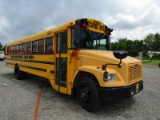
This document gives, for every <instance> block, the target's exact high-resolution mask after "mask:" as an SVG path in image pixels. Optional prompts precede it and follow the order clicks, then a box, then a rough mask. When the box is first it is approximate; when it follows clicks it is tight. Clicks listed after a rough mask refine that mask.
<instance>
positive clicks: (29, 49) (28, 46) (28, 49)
mask: <svg viewBox="0 0 160 120" xmlns="http://www.w3.org/2000/svg"><path fill="white" fill-rule="evenodd" d="M27 52H31V42H28V43H27Z"/></svg>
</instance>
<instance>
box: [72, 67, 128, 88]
mask: <svg viewBox="0 0 160 120" xmlns="http://www.w3.org/2000/svg"><path fill="white" fill-rule="evenodd" d="M80 71H83V72H88V73H90V74H92V75H94V76H95V78H96V79H97V82H98V83H99V85H100V86H101V87H107V86H108V87H109V86H113V85H116V86H117V85H124V84H125V83H124V81H122V78H121V76H120V74H119V73H117V72H116V71H115V70H114V69H111V68H107V71H108V72H109V73H115V74H116V75H117V78H118V79H119V80H118V81H115V82H110V83H108V82H104V81H103V73H104V70H102V69H101V68H100V67H99V68H98V67H97V66H90V65H85V66H81V67H79V68H78V70H77V71H76V72H75V75H74V77H73V80H72V85H73V84H74V80H75V78H76V76H77V75H78V73H79V72H80ZM72 87H73V86H72Z"/></svg>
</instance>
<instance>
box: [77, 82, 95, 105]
mask: <svg viewBox="0 0 160 120" xmlns="http://www.w3.org/2000/svg"><path fill="white" fill-rule="evenodd" d="M79 96H80V100H81V102H84V103H86V104H89V103H90V102H91V100H92V94H91V91H90V89H89V87H88V86H87V85H82V86H81V89H80V92H79Z"/></svg>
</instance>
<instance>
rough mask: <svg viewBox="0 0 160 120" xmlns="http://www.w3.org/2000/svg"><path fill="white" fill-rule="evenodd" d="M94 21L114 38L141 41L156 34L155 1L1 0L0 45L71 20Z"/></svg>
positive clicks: (159, 11) (159, 14) (159, 10)
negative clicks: (104, 26) (100, 24)
mask: <svg viewBox="0 0 160 120" xmlns="http://www.w3.org/2000/svg"><path fill="white" fill-rule="evenodd" d="M85 17H89V18H95V19H98V20H100V21H102V22H104V23H106V25H107V26H109V27H110V28H113V29H114V31H113V35H112V36H113V38H114V41H115V40H117V39H118V38H120V37H121V38H122V37H123V38H125V37H128V38H130V39H143V37H144V36H145V35H147V34H148V33H149V32H159V31H158V30H159V27H157V26H159V24H160V1H159V0H145V1H144V0H141V1H139V0H134V1H128V0H112V1H106V0H94V1H93V0H87V1H86V0H79V1H75V0H70V1H65V0H58V1H57V0H47V1H46V0H27V1H26V0H14V1H13V0H1V2H0V42H1V43H2V44H6V43H7V42H10V41H13V40H15V39H19V38H22V37H26V36H29V35H31V34H34V33H37V32H40V31H43V30H45V29H48V28H51V27H55V26H58V25H60V24H63V23H64V22H67V21H69V20H72V19H77V18H85Z"/></svg>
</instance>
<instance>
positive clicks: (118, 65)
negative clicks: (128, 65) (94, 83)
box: [102, 51, 128, 71]
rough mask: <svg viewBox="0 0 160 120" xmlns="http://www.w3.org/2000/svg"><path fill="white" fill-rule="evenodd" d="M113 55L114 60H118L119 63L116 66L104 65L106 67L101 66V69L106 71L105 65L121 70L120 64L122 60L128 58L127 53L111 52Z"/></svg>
mask: <svg viewBox="0 0 160 120" xmlns="http://www.w3.org/2000/svg"><path fill="white" fill-rule="evenodd" d="M113 55H114V57H115V58H117V59H120V62H119V63H118V64H110V63H108V64H106V65H102V66H103V67H102V69H103V70H105V71H106V69H107V65H115V66H117V67H118V68H121V63H122V59H124V58H126V57H127V56H128V52H126V51H113Z"/></svg>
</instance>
